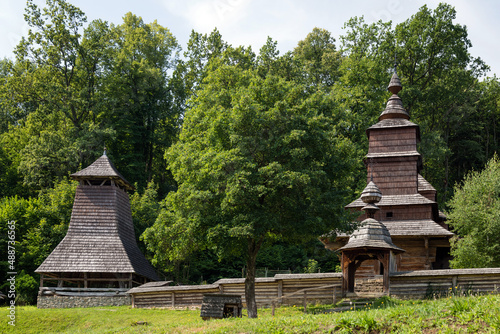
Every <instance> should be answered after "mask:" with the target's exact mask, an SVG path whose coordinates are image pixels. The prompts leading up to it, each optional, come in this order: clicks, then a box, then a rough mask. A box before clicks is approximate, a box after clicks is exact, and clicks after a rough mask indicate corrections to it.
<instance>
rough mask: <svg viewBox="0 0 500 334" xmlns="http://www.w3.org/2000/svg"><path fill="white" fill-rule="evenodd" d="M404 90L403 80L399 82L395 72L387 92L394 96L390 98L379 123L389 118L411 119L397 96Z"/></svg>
mask: <svg viewBox="0 0 500 334" xmlns="http://www.w3.org/2000/svg"><path fill="white" fill-rule="evenodd" d="M402 88H403V86H401V80H399V77H398V75H397V74H396V72H394V74H393V75H392V78H391V81H390V82H389V86H388V87H387V90H388V91H390V92H391V93H392V96H391V97H390V98H389V101H387V105H386V107H385V110H384V111H383V112H382V114H380V116H379V118H378V119H379V121H381V120H384V119H389V118H403V119H410V115H409V114H408V112H407V111H406V110H405V108H404V107H403V102H402V101H401V98H400V97H399V96H398V95H397V94H398V93H399V91H400V90H401V89H402Z"/></svg>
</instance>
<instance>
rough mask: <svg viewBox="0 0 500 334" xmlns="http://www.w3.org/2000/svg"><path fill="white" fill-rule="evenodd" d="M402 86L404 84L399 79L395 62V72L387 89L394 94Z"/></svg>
mask: <svg viewBox="0 0 500 334" xmlns="http://www.w3.org/2000/svg"><path fill="white" fill-rule="evenodd" d="M402 88H403V86H401V80H399V77H398V74H397V73H396V64H394V74H393V75H392V78H391V81H390V82H389V86H388V87H387V90H388V91H389V92H391V93H392V94H398V93H399V91H400V90H401V89H402Z"/></svg>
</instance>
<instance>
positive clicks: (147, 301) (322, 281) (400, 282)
mask: <svg viewBox="0 0 500 334" xmlns="http://www.w3.org/2000/svg"><path fill="white" fill-rule="evenodd" d="M361 282H362V281H361V280H360V281H359V283H361ZM356 284H358V281H357V282H356ZM341 285H342V274H341V273H322V274H320V273H318V274H278V275H275V276H274V277H271V278H257V279H256V282H255V296H256V302H257V305H258V306H259V307H266V306H271V305H272V304H278V305H279V304H286V305H302V304H304V303H330V304H331V303H333V302H335V301H337V300H340V298H341ZM362 291H363V290H362ZM450 292H453V293H464V294H465V293H488V292H494V293H499V292H500V268H486V269H455V270H420V271H413V272H403V273H392V274H391V276H390V295H391V296H394V297H396V298H425V297H432V296H436V297H439V296H443V295H446V294H449V293H450ZM128 293H129V294H130V295H131V296H132V307H138V308H151V307H156V308H186V307H200V306H201V303H202V301H203V295H204V294H206V293H226V294H231V295H241V296H242V302H243V303H245V302H246V301H245V279H243V278H231V279H221V280H218V281H217V282H214V283H213V284H207V285H184V286H183V285H181V286H159V287H154V286H153V287H147V286H146V287H140V286H139V287H136V288H133V289H131V290H129V291H128Z"/></svg>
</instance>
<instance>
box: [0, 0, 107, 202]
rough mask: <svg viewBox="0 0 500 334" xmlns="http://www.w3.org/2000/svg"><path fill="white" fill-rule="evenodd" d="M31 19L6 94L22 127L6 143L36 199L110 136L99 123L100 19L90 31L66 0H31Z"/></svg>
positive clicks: (87, 159) (102, 29) (104, 26)
mask: <svg viewBox="0 0 500 334" xmlns="http://www.w3.org/2000/svg"><path fill="white" fill-rule="evenodd" d="M25 20H26V22H27V23H28V25H29V26H30V27H31V29H30V30H29V32H28V36H27V37H26V38H23V39H22V40H21V42H20V43H19V44H18V46H17V47H16V50H15V54H16V61H15V62H14V63H12V64H10V66H9V75H8V76H7V77H6V80H5V82H4V86H3V87H4V88H5V89H2V97H3V98H2V99H3V100H4V101H5V100H6V101H8V108H9V115H10V116H12V117H13V118H14V120H15V124H16V126H15V127H12V128H11V129H10V130H9V133H5V134H4V136H3V137H4V139H2V142H6V143H7V145H6V146H4V148H5V150H6V151H8V155H9V156H14V155H18V157H16V158H13V159H11V161H12V163H13V164H14V165H15V166H16V169H17V170H18V172H19V173H20V174H21V176H22V179H23V183H24V184H25V186H26V187H28V188H29V189H30V190H31V191H30V192H31V193H33V192H35V191H38V190H40V189H43V188H45V187H51V186H52V185H53V184H54V181H57V180H60V179H61V178H62V177H65V176H67V175H68V173H69V172H70V171H74V170H75V168H77V167H78V166H79V165H80V164H84V165H86V164H88V163H90V162H91V161H92V159H94V158H95V156H96V150H99V151H102V147H103V144H104V140H105V138H109V137H110V135H111V132H110V131H106V129H102V128H100V127H99V126H97V125H96V124H95V121H96V117H97V114H98V112H99V111H98V110H99V103H98V99H97V98H96V91H97V88H98V86H99V84H100V82H99V80H100V74H101V66H100V62H101V61H102V59H103V57H104V50H105V49H106V43H107V40H108V38H107V37H106V36H107V33H108V27H107V24H105V23H103V22H101V21H99V20H97V21H93V22H91V23H90V24H89V25H88V26H87V27H86V28H85V29H84V27H83V26H84V24H85V23H86V17H85V15H84V13H83V12H82V11H81V10H80V9H78V8H76V7H75V6H73V5H71V4H69V3H67V2H66V1H64V0H48V1H47V2H46V7H44V8H43V9H40V8H39V7H38V6H37V5H36V4H35V3H34V2H33V1H31V0H30V1H28V2H27V7H26V14H25Z"/></svg>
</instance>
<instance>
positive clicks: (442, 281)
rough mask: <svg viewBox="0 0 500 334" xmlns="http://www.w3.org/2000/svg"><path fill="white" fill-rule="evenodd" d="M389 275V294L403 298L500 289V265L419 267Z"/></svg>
mask: <svg viewBox="0 0 500 334" xmlns="http://www.w3.org/2000/svg"><path fill="white" fill-rule="evenodd" d="M390 279H391V286H390V294H391V296H396V297H398V298H405V299H417V298H425V297H431V298H432V297H444V296H447V295H450V294H458V295H466V294H484V293H500V268H480V269H479V268H478V269H444V270H421V271H414V272H409V273H395V274H393V275H391V278H390Z"/></svg>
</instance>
